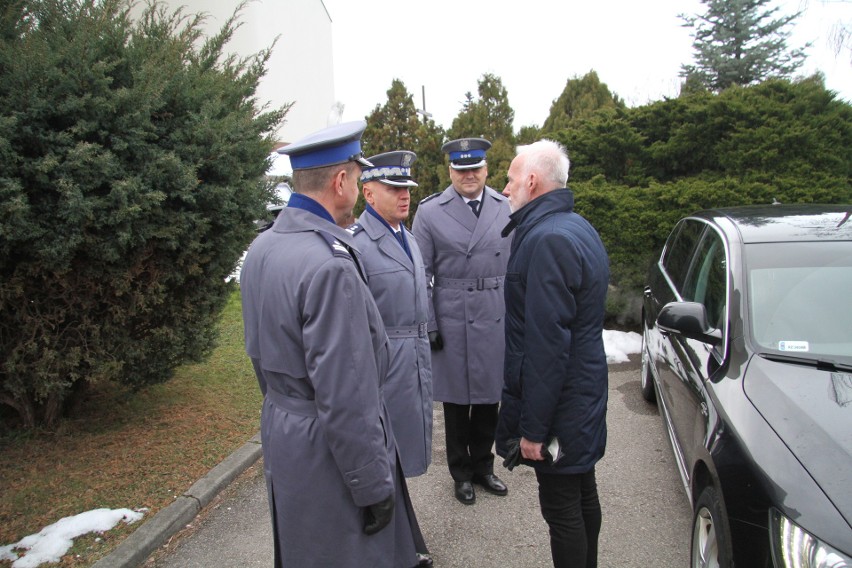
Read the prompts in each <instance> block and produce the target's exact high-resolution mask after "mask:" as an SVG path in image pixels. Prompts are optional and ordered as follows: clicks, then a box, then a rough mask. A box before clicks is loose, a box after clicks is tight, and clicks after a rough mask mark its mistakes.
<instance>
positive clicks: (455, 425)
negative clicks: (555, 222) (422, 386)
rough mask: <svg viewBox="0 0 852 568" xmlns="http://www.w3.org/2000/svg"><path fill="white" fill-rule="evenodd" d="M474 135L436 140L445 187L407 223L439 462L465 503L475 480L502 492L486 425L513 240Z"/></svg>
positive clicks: (484, 146) (491, 426)
mask: <svg viewBox="0 0 852 568" xmlns="http://www.w3.org/2000/svg"><path fill="white" fill-rule="evenodd" d="M490 147H491V143H490V142H489V141H488V140H485V139H482V138H462V139H458V140H452V141H450V142H447V143H446V144H444V146H443V148H442V150H443V151H444V152H446V153H447V154H448V155H449V161H450V167H449V172H450V180H451V181H452V185H450V187H448V188H447V189H445V190H444V191H443V192H441V193H436V194H434V195H431V196H429V197H427V198H426V199H424V200H423V201H421V202H420V205H419V207H418V209H417V214H416V215H415V218H414V225H413V227H412V229H413V232H414V236H415V238H416V239H417V244H418V245H419V246H420V250H421V251H422V253H423V262H424V264H425V267H426V279H427V280H429V281H431V284H432V288H431V292H432V293H431V301H432V307H433V310H434V312H433V313H434V315H435V319H436V320H437V330H435V331H432V332H431V333H430V339H431V342H432V349H433V351H432V372H433V391H434V397H435V400H440V401H441V402H443V403H444V427H445V431H446V438H447V465H448V466H449V470H450V475H451V476H452V478H453V481H454V482H455V483H454V486H455V497H456V499H458V500H459V501H460V502H461V503H464V504H466V505H471V504H473V503H474V502H475V501H476V493H475V492H474V488H473V484H477V485H480V486H481V487H482V488H483V489H484V490H485V491H488V492H489V493H492V494H494V495H506V493H507V492H508V489H507V488H506V486H505V484H504V483H503V482H502V481H501V480H500V479H499V478H498V477H497V476H496V475H494V454H493V453H492V452H491V448H492V445H493V444H494V430H495V428H496V425H497V408H498V403H499V401H500V393H501V389H502V387H503V352H504V342H505V339H504V336H503V319H504V316H505V311H506V310H505V304H504V300H503V282H504V278H505V275H506V264H507V262H508V260H509V249H510V246H511V239H504V238H503V237H502V236H501V235H500V231H501V230H502V229H503V227H505V226H506V224H507V223H508V222H509V204H508V201H507V200H506V198H505V197H503V196H502V195H500V193H498V192H497V191H495V190H493V189H491V188H490V187H487V186H486V185H485V180H486V178H487V177H488V166H487V164H486V160H485V158H486V150H488V148H490Z"/></svg>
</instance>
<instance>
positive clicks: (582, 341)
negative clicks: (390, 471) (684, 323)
mask: <svg viewBox="0 0 852 568" xmlns="http://www.w3.org/2000/svg"><path fill="white" fill-rule="evenodd" d="M573 208H574V196H573V193H572V192H571V191H570V190H569V189H558V190H555V191H551V192H549V193H546V194H545V195H543V196H541V197H539V198H537V199H534V200H532V201H530V202H529V203H528V204H527V205H526V206H524V207H522V208H521V209H519V210H518V211H516V212H515V213H513V214H512V223H511V224H510V225H509V226H508V227H506V230H504V233H505V232H507V231H508V230H511V228H512V227H514V233H515V237H514V241H513V244H512V256H511V258H510V260H509V267H508V271H507V275H506V310H507V313H506V361H505V385H504V387H503V397H502V401H501V405H500V417H499V421H498V425H497V434H496V444H497V453H498V454H499V455H501V456H504V457H505V456H506V452H507V444H508V441H509V440H510V439H512V438H520V437H522V436H523V437H525V438H527V439H528V440H530V441H532V442H547V441H548V440H549V439H550V438H551V437H552V436H556V437H557V438H558V439H559V441H560V443H561V444H562V450H563V452H564V454H565V455H564V457H563V458H562V459H561V460H560V461H559V462H558V463H556V464H555V465H554V466H549V465H547V464H545V463H544V462H525V463H531V464H534V467H535V468H536V469H537V470H539V471H543V472H545V473H564V474H569V473H571V474H574V473H585V472H587V471H589V470H591V468H592V467H594V465H595V463H596V462H597V461H598V460H599V459H600V458H601V457H603V455H604V448H605V446H606V403H607V388H608V386H607V383H608V377H607V364H606V353H605V352H604V345H603V321H604V310H605V301H606V292H607V285H608V282H609V260H608V257H607V254H606V250H605V249H604V245H603V243H602V242H601V239H600V237H599V236H598V234H597V232H596V231H595V229H594V228H593V227H592V226H591V225H590V224H589V223H588V221H586V220H585V219H584V218H583V217H581V216H580V215H578V214H576V213H574V211H573Z"/></svg>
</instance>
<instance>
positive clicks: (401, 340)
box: [348, 150, 432, 552]
mask: <svg viewBox="0 0 852 568" xmlns="http://www.w3.org/2000/svg"><path fill="white" fill-rule="evenodd" d="M367 159H368V160H369V161H370V162H372V164H373V167H371V168H366V169H364V171H363V172H362V173H361V183H362V187H363V192H364V200H365V201H366V202H367V205H366V208H365V210H364V213H363V214H362V215H361V216H360V217H359V218H358V222H357V223H356V224H355V225H352V226H351V227H350V228H349V229H348V230H349V232H350V233H352V234H353V236H354V237H355V244H356V245H357V247H358V250H360V251H361V253H362V259H363V267H364V274H365V276H366V277H367V285H368V286H369V287H370V292H372V294H373V298H374V299H375V300H376V305H377V306H378V307H379V313H381V314H382V320H383V321H384V324H385V329H386V330H387V334H388V339H389V340H390V351H391V361H390V369H389V370H388V378H387V381H386V382H385V386H384V395H385V401H386V402H387V406H388V413H389V414H390V417H391V424H392V425H393V432H394V435H395V436H396V445H397V449H398V451H399V457H400V463H401V464H402V471H403V472H404V473H405V476H406V477H415V476H418V475H422V474H424V473H426V469H427V468H428V467H429V464H430V463H431V461H432V357H431V354H430V352H429V337H428V334H427V325H428V320H429V304H428V299H427V293H426V271H425V269H424V267H423V257H422V256H421V254H420V248H419V247H418V246H417V241H415V239H414V236H413V235H412V234H411V233H410V232H409V231H408V229H406V227H405V219H407V218H408V212H409V207H410V205H411V193H410V188H411V187H417V182H415V181H414V179H412V177H411V164H413V163H414V161H415V160H416V159H417V156H416V154H415V153H414V152H408V151H405V150H401V151H395V152H385V153H383V154H379V155H376V156H370V157H369V158H367ZM421 552H422V551H421Z"/></svg>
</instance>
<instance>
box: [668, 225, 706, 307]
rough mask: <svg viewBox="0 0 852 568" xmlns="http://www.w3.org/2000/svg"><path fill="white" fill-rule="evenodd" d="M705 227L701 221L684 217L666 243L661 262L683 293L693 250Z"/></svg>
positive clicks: (676, 287) (677, 288)
mask: <svg viewBox="0 0 852 568" xmlns="http://www.w3.org/2000/svg"><path fill="white" fill-rule="evenodd" d="M705 228H706V225H705V224H704V223H702V222H700V221H696V220H693V219H684V220H683V221H681V222H680V223H679V225H678V226H677V227H675V230H674V231H672V235H671V237H669V240H668V242H667V243H666V248H665V252H664V253H663V258H662V259H661V263H662V265H663V269H664V270H665V272H666V274H667V275H668V277H669V280H671V283H672V284H673V285H674V287H675V290H676V291H677V292H678V293H680V294H681V295H682V292H681V290H682V288H683V283H684V281H685V280H686V277H687V274H688V273H689V269H690V266H691V260H692V252H693V251H694V250H695V245H696V244H697V243H698V241H699V240H700V239H701V235H702V234H703V233H704V230H705Z"/></svg>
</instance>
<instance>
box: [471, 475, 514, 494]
mask: <svg viewBox="0 0 852 568" xmlns="http://www.w3.org/2000/svg"><path fill="white" fill-rule="evenodd" d="M473 482H474V483H476V484H477V485H481V486H482V488H483V489H485V490H486V491H488V492H489V493H492V494H494V495H506V494H507V493H509V488H508V487H506V484H505V483H503V482H502V481H500V478H499V477H497V476H496V475H494V474H493V473H488V474H486V475H474V476H473Z"/></svg>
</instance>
